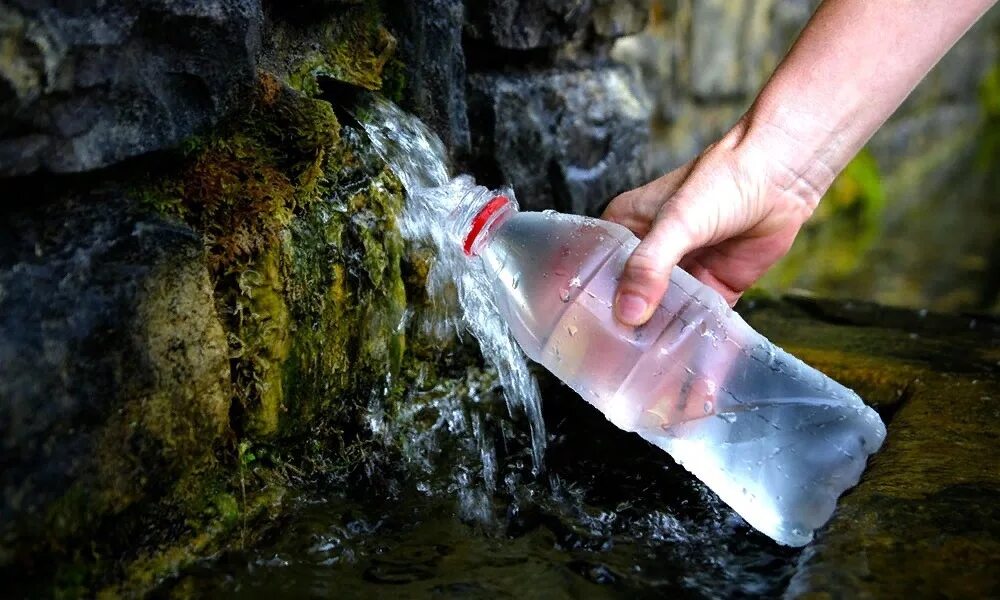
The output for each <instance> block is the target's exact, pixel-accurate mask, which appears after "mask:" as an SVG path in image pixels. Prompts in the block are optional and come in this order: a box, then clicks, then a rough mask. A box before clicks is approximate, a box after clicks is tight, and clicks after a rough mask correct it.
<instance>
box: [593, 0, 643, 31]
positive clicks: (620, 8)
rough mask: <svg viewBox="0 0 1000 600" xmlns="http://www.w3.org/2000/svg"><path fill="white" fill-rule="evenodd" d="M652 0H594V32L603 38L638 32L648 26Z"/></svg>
mask: <svg viewBox="0 0 1000 600" xmlns="http://www.w3.org/2000/svg"><path fill="white" fill-rule="evenodd" d="M649 5H650V0H633V1H631V2H622V1H621V0H594V14H593V20H594V32H595V33H596V34H597V35H599V36H600V37H603V38H619V37H622V36H626V35H630V34H633V33H638V32H640V31H642V28H643V27H645V26H646V19H647V17H648V16H649Z"/></svg>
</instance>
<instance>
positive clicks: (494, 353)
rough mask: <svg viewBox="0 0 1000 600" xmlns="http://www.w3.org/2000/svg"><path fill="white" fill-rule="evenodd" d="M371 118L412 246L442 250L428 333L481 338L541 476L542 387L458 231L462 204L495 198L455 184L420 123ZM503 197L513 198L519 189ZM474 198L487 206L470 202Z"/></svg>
mask: <svg viewBox="0 0 1000 600" xmlns="http://www.w3.org/2000/svg"><path fill="white" fill-rule="evenodd" d="M366 112H367V115H366V118H365V120H364V122H363V126H364V128H365V131H366V132H367V133H368V136H369V138H370V139H371V141H372V143H373V144H374V146H375V148H376V149H377V150H378V152H379V154H381V155H382V157H383V158H384V159H385V160H386V162H387V163H388V164H389V166H390V168H391V169H392V170H393V172H394V173H395V174H396V176H397V177H399V179H400V181H402V183H403V187H404V188H405V189H406V194H407V203H406V209H405V210H404V212H403V215H402V218H401V219H400V229H401V232H402V234H403V237H404V238H405V239H406V240H407V241H408V242H410V243H411V244H426V245H430V246H431V247H432V248H433V250H434V256H435V258H434V262H433V265H432V266H431V269H430V271H429V273H428V277H427V291H428V295H429V297H430V298H431V299H432V301H433V302H434V303H435V305H436V307H437V310H435V311H433V312H432V313H431V314H429V315H427V316H426V317H425V323H422V324H421V325H422V326H423V327H424V329H425V332H426V333H430V334H432V335H434V336H436V337H439V338H442V339H445V338H448V337H450V336H452V335H461V334H462V333H463V332H464V331H465V330H468V331H469V332H471V333H472V335H473V336H475V338H476V340H478V342H479V346H480V348H481V349H482V352H483V356H484V357H485V359H486V361H487V362H488V363H489V365H490V366H492V367H493V368H494V369H495V370H496V371H497V373H498V375H499V379H500V385H501V386H502V387H503V390H504V398H505V399H506V401H507V406H508V409H509V410H510V411H511V412H512V413H514V412H518V411H520V412H522V413H523V414H524V415H525V416H526V417H527V420H528V425H529V427H530V431H531V449H532V452H531V456H532V463H533V467H534V472H535V474H536V475H537V474H539V473H541V471H542V467H543V464H542V459H543V455H544V452H545V423H544V421H543V420H542V412H541V397H540V395H539V392H538V385H537V383H536V382H535V379H534V377H532V375H531V373H530V371H529V370H528V364H527V359H526V358H525V356H524V353H523V352H522V351H521V349H520V348H519V347H518V346H517V342H515V341H514V338H513V337H512V336H511V334H510V331H509V330H508V328H507V325H506V324H505V323H504V322H503V320H502V319H501V318H500V317H499V312H498V311H497V309H496V307H495V306H494V304H493V295H492V291H491V287H490V286H491V285H492V283H491V280H490V279H489V278H488V277H487V275H486V272H485V271H484V269H483V266H482V263H481V261H479V260H470V259H469V258H468V257H467V256H465V255H464V253H463V252H462V249H461V238H460V237H459V236H457V235H456V231H454V229H453V228H452V227H451V226H450V225H452V221H454V220H456V217H455V214H454V213H455V212H456V210H457V209H458V208H459V206H460V205H470V204H471V205H472V206H478V205H479V204H482V203H485V202H486V201H487V200H488V199H489V198H490V197H492V196H493V195H495V192H491V191H490V190H488V189H486V188H485V187H482V186H479V185H476V182H475V180H473V179H472V177H470V176H468V175H462V176H458V177H455V178H451V177H450V176H449V173H448V167H447V159H446V154H445V150H444V146H443V144H442V143H441V141H440V140H439V139H438V138H437V136H435V135H434V133H433V132H431V131H430V130H429V129H428V128H427V127H426V126H425V125H424V124H423V123H422V122H420V120H419V119H417V118H416V117H414V116H412V115H410V114H408V113H406V112H404V111H402V110H400V109H399V108H398V107H396V106H395V105H393V104H392V103H390V102H388V101H386V100H382V99H379V98H373V99H372V100H371V103H370V105H369V108H368V110H367V111H366ZM496 193H499V192H496ZM503 193H504V194H506V195H508V196H509V197H513V191H512V190H503ZM470 196H476V197H479V198H481V199H482V202H481V203H476V202H470V201H469V200H470V199H469V197H470ZM452 291H454V292H457V300H458V302H457V306H456V305H455V303H454V302H451V301H449V299H450V298H452V297H453V294H451V293H450V292H452ZM493 468H494V465H493V461H492V460H489V459H487V460H484V469H487V470H490V471H492V470H493ZM486 479H487V480H488V481H489V480H491V479H492V478H491V477H486Z"/></svg>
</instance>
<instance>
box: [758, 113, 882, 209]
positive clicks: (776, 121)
mask: <svg viewBox="0 0 1000 600" xmlns="http://www.w3.org/2000/svg"><path fill="white" fill-rule="evenodd" d="M739 127H741V128H742V129H743V130H744V132H745V133H744V134H743V136H742V140H741V143H740V153H741V154H743V155H746V156H752V157H753V158H750V159H748V160H750V161H752V163H753V164H754V166H755V168H758V169H760V170H761V171H762V172H763V173H764V174H765V177H766V179H767V181H766V186H767V187H768V188H769V191H771V192H776V193H780V194H789V195H792V196H794V197H797V198H799V199H801V201H802V202H803V203H804V204H805V205H806V206H808V207H809V209H810V212H811V211H812V209H815V208H816V206H817V205H818V204H819V201H820V199H821V198H822V197H823V194H825V193H826V191H827V190H828V189H829V188H830V186H831V185H832V184H833V181H834V179H836V177H837V175H839V174H840V172H841V171H842V170H843V169H844V167H846V166H847V163H848V162H850V160H851V158H852V157H853V156H854V154H856V153H857V152H858V150H860V148H861V145H862V144H863V141H862V142H860V143H857V142H856V140H853V139H852V138H853V137H854V136H852V135H851V132H850V130H849V128H847V127H840V126H839V125H838V124H837V123H836V120H833V121H832V122H830V123H826V122H822V121H820V120H819V119H816V118H814V117H812V115H810V114H809V113H807V112H805V111H802V110H797V109H795V108H793V107H791V106H788V105H784V104H781V103H777V102H769V101H768V99H767V98H766V96H761V97H760V98H758V101H757V102H756V103H755V104H754V105H753V106H752V107H751V108H750V110H749V111H748V112H747V113H746V115H744V117H743V118H742V119H741V124H740V125H739Z"/></svg>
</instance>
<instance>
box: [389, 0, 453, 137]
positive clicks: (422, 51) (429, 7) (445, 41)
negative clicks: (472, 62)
mask: <svg viewBox="0 0 1000 600" xmlns="http://www.w3.org/2000/svg"><path fill="white" fill-rule="evenodd" d="M464 13H465V10H464V4H463V2H462V1H461V0H432V1H430V2H421V3H420V4H419V5H417V4H406V5H405V6H404V7H402V8H401V9H400V10H399V11H394V13H393V14H390V15H389V17H390V18H391V19H393V20H394V21H395V24H396V32H397V35H398V37H399V38H400V47H399V56H400V58H401V60H402V61H403V62H404V63H405V64H406V74H407V77H406V86H405V92H404V93H403V94H401V98H400V100H401V102H402V106H403V108H405V109H407V110H408V111H410V112H413V113H414V114H418V115H420V117H421V119H422V120H423V121H424V122H425V123H427V124H428V125H429V126H430V127H431V128H432V129H433V130H434V131H435V133H437V134H438V137H440V138H441V140H442V141H443V142H444V144H445V146H446V147H447V148H448V149H449V150H450V151H451V152H452V154H453V156H454V155H464V154H467V153H468V151H469V118H468V114H467V109H466V102H465V87H466V76H465V71H466V67H465V54H464V52H463V49H462V26H463V22H464Z"/></svg>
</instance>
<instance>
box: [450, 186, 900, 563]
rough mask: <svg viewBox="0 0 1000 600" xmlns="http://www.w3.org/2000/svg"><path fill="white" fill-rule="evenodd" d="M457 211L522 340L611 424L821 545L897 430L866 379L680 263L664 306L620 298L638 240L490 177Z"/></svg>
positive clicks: (775, 534)
mask: <svg viewBox="0 0 1000 600" xmlns="http://www.w3.org/2000/svg"><path fill="white" fill-rule="evenodd" d="M480 190H481V191H480V192H477V193H470V194H469V196H468V197H467V198H466V200H465V201H464V202H463V204H462V205H461V206H459V207H458V208H457V209H456V210H455V212H454V213H453V215H452V216H453V217H454V219H455V228H456V229H455V234H456V241H458V242H459V243H461V244H462V245H463V249H464V251H465V253H466V255H468V256H469V257H475V256H478V257H480V258H481V259H482V260H483V261H484V262H485V267H486V269H487V271H488V272H489V273H490V274H491V276H492V277H493V278H495V282H494V298H495V302H496V304H497V306H498V308H499V310H500V312H501V313H502V315H503V317H504V318H505V319H506V320H507V322H508V324H509V326H510V328H511V330H512V333H513V335H514V337H515V338H516V340H517V342H518V343H519V344H520V345H521V347H522V348H523V349H524V351H525V353H526V354H527V355H528V356H529V357H530V358H531V359H532V360H535V361H536V362H539V363H541V364H542V365H544V366H545V367H546V368H548V369H549V370H550V371H551V372H552V373H553V374H555V375H556V376H557V377H559V378H560V379H561V380H562V381H563V382H565V383H566V384H567V385H569V386H570V387H571V388H573V389H574V390H575V391H576V392H577V393H579V394H580V396H582V397H583V398H584V399H585V400H587V401H588V402H590V403H591V404H593V405H594V406H595V407H597V408H598V409H599V410H600V411H601V412H602V413H604V415H605V416H606V417H607V418H608V420H610V421H611V422H612V423H614V424H615V425H617V426H618V427H620V428H621V429H624V430H626V431H633V432H636V433H638V434H639V435H641V436H642V437H643V438H645V439H646V440H647V441H649V442H651V443H653V444H655V445H656V446H659V447H660V448H662V449H663V450H665V451H667V452H668V453H669V454H670V455H671V456H672V457H673V458H674V459H675V460H676V461H677V463H678V464H681V465H683V466H684V467H685V468H686V469H688V470H689V471H690V472H692V473H693V474H694V475H696V476H697V477H698V478H699V479H701V481H703V482H704V483H705V484H706V485H707V486H708V487H709V488H711V489H712V490H713V491H714V492H715V493H716V494H718V495H719V497H720V498H721V499H722V500H723V501H725V502H726V503H727V504H728V505H729V506H731V507H732V508H733V509H734V510H735V511H736V512H737V513H739V514H740V515H741V516H742V517H743V518H744V519H746V521H747V522H748V523H750V524H751V525H752V526H754V527H755V528H757V529H758V530H760V531H761V532H763V533H765V534H766V535H768V536H770V537H771V538H773V539H774V540H776V541H778V542H780V543H782V544H787V545H792V546H801V545H804V544H806V543H808V542H809V541H810V540H811V539H812V537H813V532H814V530H815V529H817V528H818V527H821V526H822V525H823V524H824V523H826V521H827V520H828V519H829V518H830V516H831V515H832V514H833V511H834V509H835V507H836V502H837V499H838V498H839V497H840V495H841V494H842V493H843V492H844V491H845V490H847V489H848V488H850V487H853V486H854V485H855V484H857V482H858V479H859V478H860V476H861V473H862V471H863V470H864V468H865V463H866V460H867V458H868V456H869V455H871V454H872V453H874V452H876V451H877V450H878V448H879V447H880V446H881V444H882V441H883V439H884V438H885V433H886V431H885V426H884V425H883V423H882V421H881V419H880V418H879V416H878V414H877V413H876V412H875V411H874V410H872V409H871V408H869V407H868V406H866V405H865V404H864V402H862V400H861V398H860V397H858V395H857V394H855V393H854V392H853V391H851V390H849V389H847V388H845V387H844V386H842V385H840V384H839V383H837V382H835V381H833V380H832V379H830V378H828V377H827V376H825V375H824V374H822V373H820V372H819V371H817V370H815V369H813V368H811V367H809V366H808V365H806V364H805V363H803V362H801V361H800V360H798V359H796V358H795V357H793V356H791V355H789V354H787V353H785V352H784V351H782V350H781V349H780V348H777V347H776V346H774V345H773V344H772V343H771V342H769V341H768V340H767V339H766V338H764V337H763V336H762V335H760V334H759V333H757V332H756V331H754V330H753V329H752V328H751V327H750V326H749V325H747V323H746V322H745V321H744V320H743V319H742V318H741V317H740V316H739V315H738V314H736V313H735V312H733V311H732V309H730V307H729V306H728V305H727V304H726V302H725V301H724V300H723V298H722V297H721V296H720V295H719V294H718V293H717V292H715V291H714V290H712V289H711V288H709V287H707V286H705V285H703V284H701V283H700V282H699V281H697V280H696V279H694V278H693V277H692V276H691V275H689V274H688V273H686V272H685V271H684V270H682V269H680V268H675V269H674V271H673V273H672V275H671V278H670V287H669V290H668V291H667V294H666V296H665V297H664V298H663V301H662V302H661V303H660V305H659V306H658V307H657V308H656V310H655V312H654V313H653V316H652V318H651V319H650V320H649V322H648V323H646V324H645V325H643V326H641V327H630V326H626V325H623V324H621V323H620V322H618V321H617V320H616V319H615V317H614V316H613V314H612V301H613V300H612V299H613V298H614V294H615V290H616V288H617V284H618V279H619V276H620V274H621V272H622V268H623V267H624V265H625V261H626V259H627V258H628V257H629V255H630V254H631V253H632V251H633V250H634V249H635V247H636V245H637V244H638V239H637V238H636V237H635V236H634V235H633V234H632V232H630V231H629V230H627V229H626V228H624V227H622V226H620V225H617V224H614V223H609V222H606V221H601V220H597V219H592V218H588V217H582V216H576V215H565V214H559V213H556V212H553V211H545V212H541V213H538V212H518V210H517V204H516V203H515V202H514V201H512V200H510V199H508V197H507V196H505V195H499V196H495V197H494V196H493V194H492V193H489V192H488V191H487V190H485V189H484V188H480Z"/></svg>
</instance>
